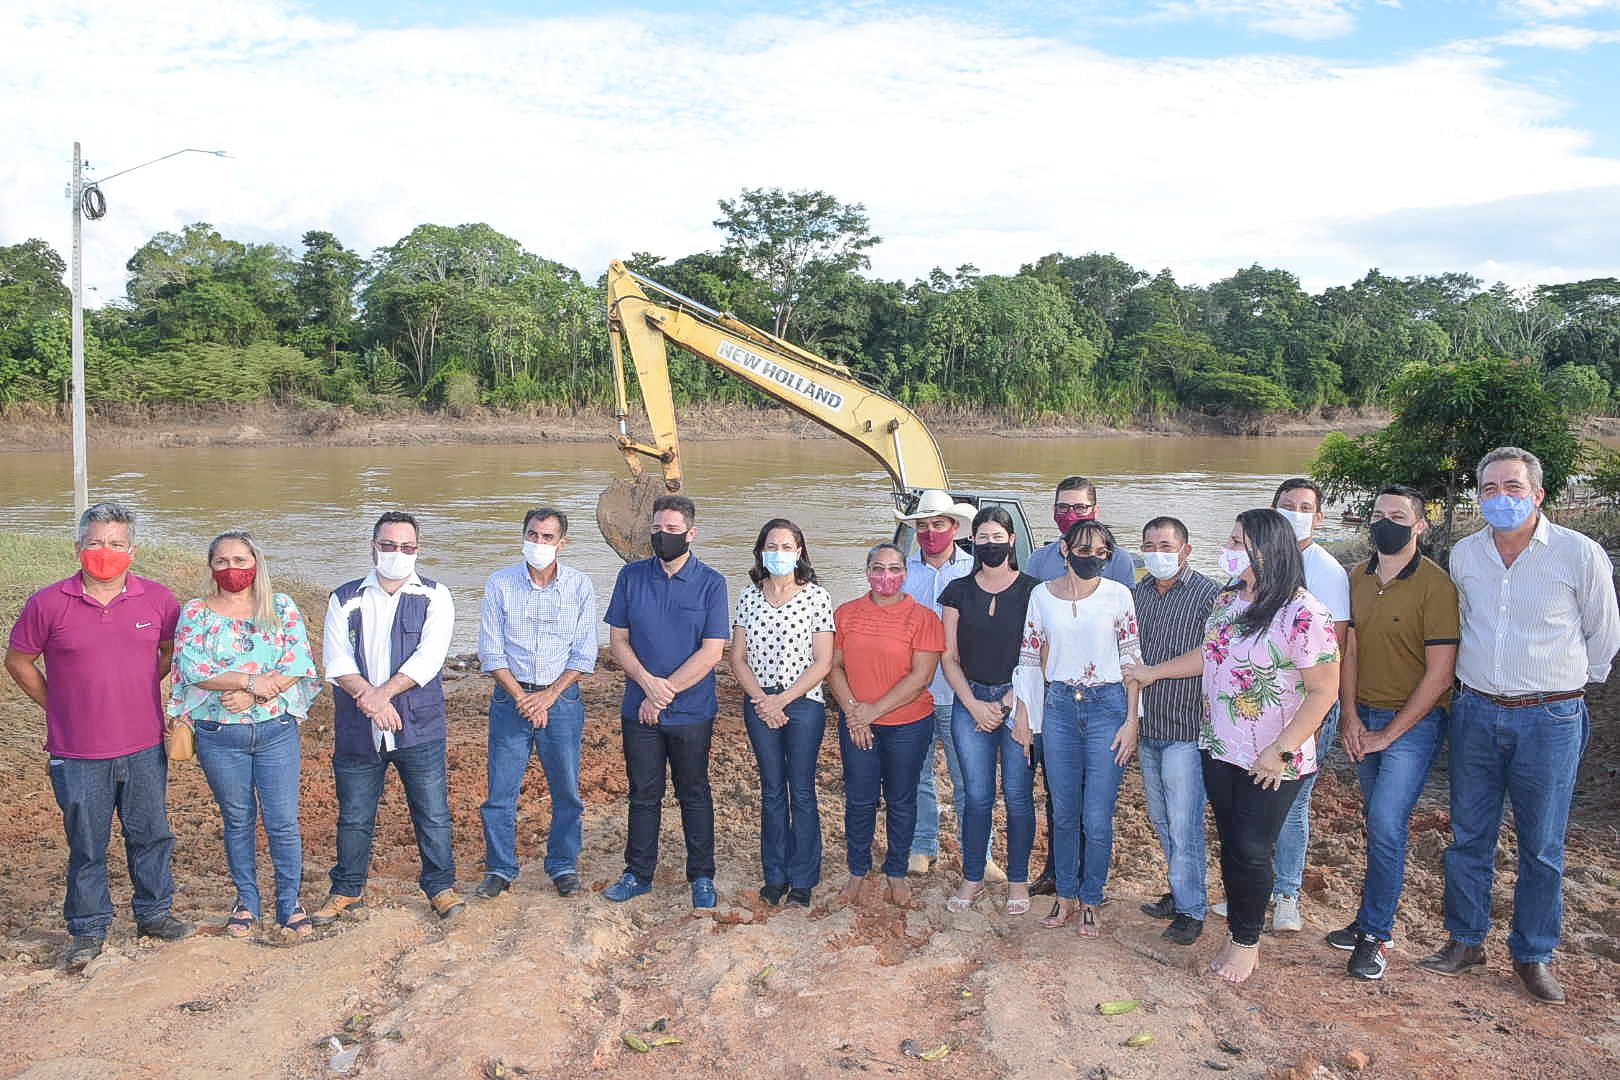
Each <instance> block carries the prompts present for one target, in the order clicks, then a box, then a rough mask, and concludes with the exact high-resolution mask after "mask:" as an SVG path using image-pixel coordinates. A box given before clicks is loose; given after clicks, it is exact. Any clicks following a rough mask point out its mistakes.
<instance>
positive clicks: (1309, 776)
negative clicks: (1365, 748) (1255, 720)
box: [1271, 701, 1339, 898]
mask: <svg viewBox="0 0 1620 1080" xmlns="http://www.w3.org/2000/svg"><path fill="white" fill-rule="evenodd" d="M1338 735H1339V703H1338V702H1336V701H1335V702H1334V703H1333V708H1331V709H1329V710H1328V711H1327V715H1326V716H1325V717H1323V718H1322V726H1321V727H1319V728H1317V729H1316V771H1315V772H1313V773H1306V774H1305V775H1304V776H1302V777H1300V778H1299V790H1298V792H1297V793H1296V794H1295V795H1294V804H1293V805H1292V806H1290V807H1289V808H1288V816H1287V817H1286V818H1284V819H1283V827H1282V832H1280V833H1278V834H1277V852H1276V854H1275V855H1273V856H1272V858H1271V869H1272V873H1273V874H1274V875H1276V879H1277V880H1276V883H1275V884H1274V885H1273V886H1272V889H1271V895H1272V896H1273V897H1274V898H1275V897H1278V896H1298V895H1299V891H1300V889H1302V888H1304V885H1305V853H1306V852H1307V851H1309V850H1310V846H1311V792H1312V790H1314V789H1315V787H1316V778H1317V777H1318V776H1321V775H1322V770H1323V768H1325V767H1326V765H1327V755H1328V751H1329V750H1330V749H1332V747H1333V740H1334V739H1336V738H1337V737H1338Z"/></svg>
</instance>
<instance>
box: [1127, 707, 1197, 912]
mask: <svg viewBox="0 0 1620 1080" xmlns="http://www.w3.org/2000/svg"><path fill="white" fill-rule="evenodd" d="M1136 754H1137V758H1138V760H1140V761H1141V763H1142V790H1143V792H1144V793H1145V795H1146V796H1147V813H1148V820H1149V821H1151V822H1153V829H1154V831H1155V832H1157V833H1158V834H1159V845H1160V846H1161V847H1162V848H1164V858H1165V861H1166V862H1168V863H1169V864H1170V894H1171V896H1172V897H1173V898H1174V899H1175V904H1176V911H1177V912H1178V913H1179V914H1182V915H1190V916H1192V917H1193V918H1195V919H1202V918H1204V917H1205V916H1206V915H1207V914H1209V893H1208V892H1207V890H1206V887H1205V884H1204V761H1203V758H1202V757H1201V756H1200V755H1199V753H1198V744H1197V743H1196V742H1181V741H1172V740H1170V739H1141V740H1139V741H1138V742H1137V744H1136Z"/></svg>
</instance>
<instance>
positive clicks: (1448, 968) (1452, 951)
mask: <svg viewBox="0 0 1620 1080" xmlns="http://www.w3.org/2000/svg"><path fill="white" fill-rule="evenodd" d="M1484 963H1485V946H1483V945H1464V944H1463V943H1462V942H1460V941H1458V940H1457V939H1456V938H1452V939H1451V940H1449V941H1447V942H1446V947H1445V948H1443V949H1441V950H1440V951H1439V952H1437V953H1434V954H1432V955H1430V956H1425V957H1424V958H1423V959H1421V960H1419V961H1418V967H1420V968H1423V969H1424V970H1425V971H1432V972H1434V973H1435V974H1436V975H1461V974H1462V973H1463V972H1465V971H1467V970H1468V969H1469V968H1476V967H1482V966H1483V965H1484Z"/></svg>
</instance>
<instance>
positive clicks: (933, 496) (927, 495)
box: [894, 488, 978, 532]
mask: <svg viewBox="0 0 1620 1080" xmlns="http://www.w3.org/2000/svg"><path fill="white" fill-rule="evenodd" d="M977 513H978V511H977V510H975V509H974V508H973V507H972V506H970V505H968V504H967V503H959V502H955V501H953V500H952V499H951V497H950V495H949V494H948V493H947V492H943V491H941V490H939V489H938V488H929V489H928V490H927V491H924V492H923V493H922V497H921V498H919V499H918V500H917V509H916V510H915V511H914V512H912V513H910V514H902V513H901V512H900V511H898V510H896V511H895V512H894V516H895V517H896V518H897V519H899V520H900V521H910V522H918V521H921V520H922V519H923V518H931V517H948V518H955V519H956V524H957V526H958V528H957V531H958V532H960V531H961V530H963V529H966V528H968V527H969V526H970V525H972V524H973V515H974V514H977Z"/></svg>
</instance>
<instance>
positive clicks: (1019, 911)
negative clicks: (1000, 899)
mask: <svg viewBox="0 0 1620 1080" xmlns="http://www.w3.org/2000/svg"><path fill="white" fill-rule="evenodd" d="M1028 911H1029V897H1027V896H1026V897H1024V898H1023V899H1022V900H1014V899H1012V898H1011V897H1009V898H1008V899H1007V914H1008V915H1023V914H1026V913H1028Z"/></svg>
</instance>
